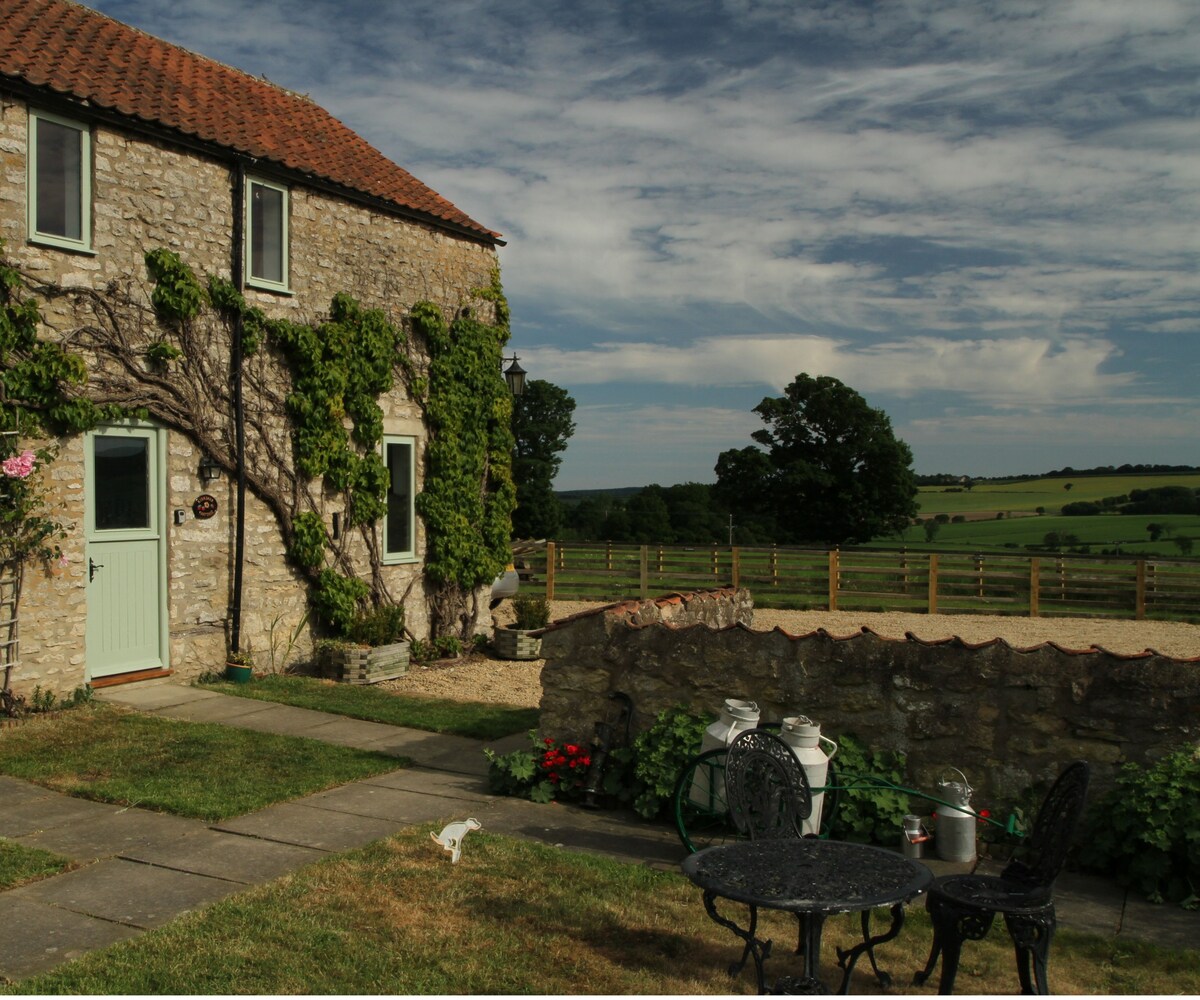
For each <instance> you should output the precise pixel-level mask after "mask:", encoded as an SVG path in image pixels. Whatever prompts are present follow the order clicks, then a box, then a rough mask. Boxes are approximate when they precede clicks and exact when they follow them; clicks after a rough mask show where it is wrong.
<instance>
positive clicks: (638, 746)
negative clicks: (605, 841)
mask: <svg viewBox="0 0 1200 1000" xmlns="http://www.w3.org/2000/svg"><path fill="white" fill-rule="evenodd" d="M712 721H713V716H702V715H695V714H693V713H692V712H690V711H688V709H687V708H685V707H684V706H682V705H676V706H675V707H674V708H669V709H666V710H664V711H662V712H659V714H658V716H657V718H656V719H655V720H654V723H653V724H652V725H651V726H650V728H649V729H646V730H645V731H644V732H641V733H639V734H638V735H637V736H636V737H635V738H634V740H633V743H632V745H631V746H628V747H618V748H616V749H614V750H613V751H612V752H611V753H610V754H609V757H608V766H607V769H606V770H605V773H604V777H603V783H602V786H601V787H602V790H603V791H604V793H605V794H606V795H608V796H610V797H611V798H613V799H615V800H616V801H617V802H622V803H628V804H629V805H630V806H632V807H633V809H634V810H635V811H636V812H637V813H638V814H639V815H641V816H643V817H645V818H646V819H654V818H656V817H658V816H659V815H661V814H662V813H663V811H664V810H665V809H666V808H667V807H668V806H669V805H670V800H671V795H672V793H673V792H674V791H675V782H676V781H677V780H678V778H679V774H680V772H681V771H682V770H683V769H684V767H685V766H686V764H687V762H688V760H689V759H690V758H691V757H693V756H694V755H695V754H697V753H699V752H700V745H701V743H702V742H703V740H704V730H705V727H706V726H708V724H709V723H710V722H712Z"/></svg>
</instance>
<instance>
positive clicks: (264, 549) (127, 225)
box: [0, 93, 496, 693]
mask: <svg viewBox="0 0 1200 1000" xmlns="http://www.w3.org/2000/svg"><path fill="white" fill-rule="evenodd" d="M27 128H28V108H27V106H26V105H25V104H24V103H23V102H22V101H20V100H16V99H11V98H8V97H6V96H5V95H4V94H3V93H0V238H2V239H3V240H4V243H5V254H6V256H7V257H8V258H9V259H11V260H12V261H13V262H14V263H16V264H17V265H18V266H19V267H21V268H22V269H23V270H25V271H27V272H29V273H31V274H34V275H36V276H38V277H42V278H44V279H45V280H47V281H53V282H58V283H62V284H65V285H70V286H82V287H90V288H94V289H98V290H99V289H103V288H105V287H106V286H107V285H108V284H109V283H110V282H116V283H118V284H121V285H125V286H128V287H129V288H130V289H131V290H132V291H133V292H134V294H135V295H137V296H140V297H141V298H142V299H143V300H144V301H148V297H149V291H150V285H149V283H148V280H147V276H146V269H145V264H144V260H143V255H144V253H145V252H146V251H147V250H149V249H154V248H157V247H166V248H168V249H172V250H174V251H176V252H177V253H179V254H180V256H181V257H182V259H183V260H184V261H185V262H186V263H188V264H189V265H191V266H192V267H193V268H194V269H195V270H196V272H197V273H198V274H204V273H207V274H217V275H221V276H223V277H225V278H228V277H229V276H230V273H231V270H230V269H231V265H232V255H233V245H232V240H233V229H234V226H233V222H234V212H235V206H234V203H233V187H234V174H233V171H232V169H231V167H230V165H229V164H228V163H223V162H218V161H217V160H214V159H209V158H206V157H205V156H204V155H202V154H201V153H197V152H195V151H192V150H189V149H185V148H183V147H176V146H174V145H170V144H167V143H165V142H161V141H158V140H155V139H151V138H147V137H144V136H141V135H137V134H135V133H124V132H121V131H118V130H115V129H113V128H110V127H108V126H102V125H97V126H96V127H94V128H93V131H92V148H93V182H92V204H93V235H92V244H93V248H94V253H91V254H84V253H74V252H70V251H65V250H60V249H56V248H53V247H48V246H42V245H38V244H34V243H30V242H28V241H27V239H26V236H27V225H28V224H27V220H26V149H27ZM262 176H264V177H266V178H268V179H269V178H270V174H269V173H264V174H263V175H262ZM289 202H290V206H289V207H290V215H289V276H290V284H291V293H290V294H279V293H271V292H266V291H261V290H255V289H247V290H246V293H245V294H246V298H247V300H248V301H249V302H251V304H253V305H257V306H258V307H260V308H261V309H263V310H264V311H265V312H266V313H267V315H268V316H272V317H282V316H287V317H291V318H294V319H297V320H304V321H311V320H316V319H319V318H320V317H321V316H322V315H323V314H324V313H325V312H326V311H327V309H328V306H329V302H330V299H331V298H332V297H333V295H334V294H336V293H337V292H339V291H345V292H349V293H350V294H351V295H353V296H355V297H356V298H357V299H358V300H359V301H360V302H361V303H362V304H363V305H364V306H366V307H370V308H380V309H383V310H384V311H385V312H387V313H388V314H389V315H390V317H391V318H392V319H393V320H394V321H396V322H399V321H401V320H402V318H403V316H404V315H405V313H406V311H407V309H408V308H409V307H410V306H411V305H412V304H413V303H415V302H417V301H421V300H432V301H434V302H437V303H438V304H439V305H441V306H442V307H443V308H444V309H445V310H446V312H447V315H452V314H453V312H454V311H456V310H457V309H458V308H459V307H460V306H461V305H463V304H464V303H465V302H467V301H469V300H470V293H471V290H472V289H477V288H480V287H483V286H486V285H487V284H488V283H489V282H490V279H491V274H492V271H493V269H494V268H495V266H496V255H495V251H494V250H493V249H492V248H491V247H489V246H486V245H483V244H481V243H478V242H475V241H473V240H470V239H466V238H458V237H456V236H453V235H451V234H447V233H445V232H443V231H441V230H437V229H434V228H432V227H430V226H427V225H424V224H422V223H418V222H412V221H408V220H404V219H401V218H399V217H396V216H392V215H388V214H385V213H382V212H379V211H376V210H373V209H370V208H366V207H363V206H361V205H358V204H355V203H352V202H350V201H347V200H344V199H341V198H338V197H335V196H332V195H330V194H326V193H323V192H320V191H316V190H310V189H307V188H304V187H301V186H294V187H292V189H291V195H290V199H289ZM43 315H44V319H45V320H46V323H47V326H48V328H50V329H51V330H58V331H61V330H66V329H70V328H71V326H72V324H74V323H76V322H77V321H78V320H77V317H75V316H73V315H71V314H70V313H68V312H67V311H66V305H65V304H64V303H50V304H48V305H47V306H46V308H44V309H43ZM279 388H285V387H283V386H282V385H281V386H279ZM381 402H382V405H383V408H384V432H385V433H386V434H399V435H408V436H412V437H414V438H416V443H417V448H416V454H417V459H418V468H417V480H418V482H420V477H421V475H422V471H423V470H422V468H421V456H422V453H423V447H422V444H423V437H424V427H423V423H422V419H421V412H420V409H419V407H418V406H417V405H416V404H415V403H414V402H413V401H411V400H409V399H408V398H407V397H406V396H405V395H404V393H403V390H402V389H401V388H400V387H399V386H398V387H397V390H396V391H395V392H394V393H393V394H392V395H391V396H390V397H388V398H385V399H384V400H382V401H381ZM248 405H255V404H254V400H249V401H248ZM280 427H282V424H280ZM284 433H286V432H284ZM166 438H167V440H166V455H167V466H168V467H167V470H166V476H165V481H166V487H167V488H166V497H165V503H164V505H163V509H162V517H163V526H164V531H165V532H166V538H167V542H166V544H167V566H168V569H167V572H168V591H169V598H168V617H169V621H170V659H171V663H170V665H171V667H172V668H173V669H174V670H175V671H176V673H177V674H178V675H180V676H183V677H189V676H194V675H196V674H198V673H200V672H202V671H204V670H211V669H217V668H219V667H220V665H221V664H222V663H223V661H224V652H225V649H226V647H227V628H228V620H227V617H228V609H229V603H230V597H231V588H232V564H233V552H234V531H235V525H234V513H235V506H236V504H235V489H234V484H233V483H232V482H230V481H229V477H228V476H226V477H224V478H222V479H221V480H219V481H216V482H212V483H203V482H202V481H201V480H200V478H199V471H198V466H199V463H200V459H201V457H202V456H201V453H200V451H199V450H198V449H197V447H196V446H195V445H194V444H193V442H192V441H191V440H190V439H189V438H188V437H187V436H185V435H184V434H181V433H179V432H177V431H174V430H171V431H167V432H166ZM58 444H59V458H58V460H57V462H56V464H55V466H54V468H53V469H52V470H50V481H51V482H52V483H53V484H54V487H55V490H56V494H57V500H58V501H59V502H60V503H61V509H60V514H61V519H62V520H63V521H64V522H65V523H67V524H69V525H70V526H71V531H70V533H69V537H68V539H67V540H66V543H65V544H64V545H63V549H64V553H65V555H66V556H67V564H66V566H64V567H55V568H53V569H52V570H50V571H46V570H44V569H43V568H42V567H30V568H29V570H28V572H27V575H26V582H25V587H24V592H23V595H22V604H21V619H22V622H23V623H24V624H23V628H22V633H21V635H22V641H21V661H22V667H21V670H20V672H19V675H18V676H17V677H16V678H15V679H14V686H15V687H16V689H17V690H18V691H28V690H30V689H32V687H33V686H34V685H35V684H40V685H41V686H42V687H44V688H50V689H52V690H55V691H58V692H60V693H66V692H69V691H70V690H72V689H73V688H74V687H75V686H77V685H79V684H82V683H83V682H84V681H85V679H86V674H85V670H86V649H85V630H86V615H87V571H86V550H85V546H84V539H83V523H84V496H83V489H84V487H83V483H84V474H83V473H84V468H83V446H82V441H81V440H80V439H78V438H74V439H69V440H64V441H61V442H58ZM203 493H208V494H211V495H213V496H214V497H215V498H216V499H217V502H218V511H217V514H216V515H215V516H214V517H213V518H211V519H209V520H198V519H196V518H195V517H194V516H193V514H192V503H193V501H194V500H195V498H196V497H197V496H198V495H200V494H203ZM313 493H314V495H315V496H317V497H318V500H319V502H320V503H321V504H322V505H323V506H324V509H323V510H322V513H323V516H324V517H325V519H326V524H329V523H330V518H331V517H332V514H333V513H334V512H335V511H338V510H340V501H338V500H335V499H334V498H330V497H327V496H322V495H321V490H320V488H319V485H317V486H314V489H313ZM176 510H181V511H183V512H184V514H183V515H182V517H183V521H182V523H181V524H178V525H177V524H175V523H174V517H173V512H174V511H176ZM415 541H416V558H415V559H414V560H413V561H412V562H411V563H407V564H399V565H391V566H386V567H385V568H384V571H383V572H384V579H385V583H386V586H387V588H388V590H389V592H390V593H391V594H392V595H393V596H394V597H395V598H396V599H400V598H402V597H404V598H405V610H406V617H407V621H408V624H409V627H410V628H411V630H412V631H413V632H414V634H416V635H425V634H428V629H429V621H428V614H427V605H426V601H425V593H424V589H423V582H422V581H421V579H420V573H421V565H422V554H423V552H424V544H425V540H424V533H423V529H422V526H421V524H420V519H418V521H417V537H416V540H415ZM356 562H357V563H358V564H359V565H360V566H362V567H365V565H366V556H365V552H361V551H360V552H357V553H356ZM244 573H245V576H244V587H243V619H242V634H243V637H244V643H246V642H248V643H249V645H250V647H251V648H252V649H253V650H254V651H255V652H256V653H257V654H258V656H259V664H260V666H262V665H269V662H270V651H271V649H272V647H274V649H275V650H276V662H278V659H279V657H281V656H282V655H283V652H284V649H285V647H286V646H287V640H288V637H289V636H290V635H291V634H292V633H293V632H294V631H295V629H296V626H297V625H298V623H299V622H300V621H301V619H302V618H303V617H304V614H305V608H306V603H307V591H306V587H305V584H304V582H303V580H302V578H301V577H300V576H299V574H297V573H296V571H295V570H293V569H292V567H291V566H290V565H288V563H287V562H286V559H285V553H284V545H283V541H282V537H281V534H280V532H279V528H278V526H277V524H276V522H275V519H274V516H273V515H272V514H271V512H270V511H269V510H268V508H267V507H266V506H265V505H264V504H262V503H260V502H259V501H258V500H257V499H255V498H254V497H253V496H250V497H248V503H247V506H246V560H245V569H244ZM310 649H311V637H310V635H309V634H308V632H307V630H304V634H303V636H302V637H301V640H300V643H299V647H298V648H297V649H295V650H293V655H294V656H299V657H302V658H303V657H306V656H307V655H308V654H309V652H310Z"/></svg>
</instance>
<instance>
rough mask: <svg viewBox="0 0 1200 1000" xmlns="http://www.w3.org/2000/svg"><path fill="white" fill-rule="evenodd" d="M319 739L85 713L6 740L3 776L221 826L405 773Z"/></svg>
mask: <svg viewBox="0 0 1200 1000" xmlns="http://www.w3.org/2000/svg"><path fill="white" fill-rule="evenodd" d="M406 763H407V762H406V761H405V760H403V759H402V758H397V757H391V756H388V755H386V754H381V753H371V752H368V751H364V750H355V749H351V748H349V747H339V746H331V745H329V744H326V743H320V742H318V741H317V740H308V739H301V738H299V737H294V736H280V735H277V734H274V733H256V732H251V731H249V730H244V729H235V728H233V727H231V726H219V725H212V724H207V723H196V722H179V721H177V720H172V719H162V718H158V717H156V716H150V715H139V714H137V713H134V712H130V711H127V710H123V709H120V708H118V707H116V706H112V705H89V706H86V707H82V708H77V709H73V710H72V711H70V712H64V713H63V714H61V715H58V716H56V717H53V718H35V719H32V720H30V721H29V722H28V723H26V724H25V725H23V726H18V727H15V728H13V729H5V730H3V731H0V773H3V774H9V775H12V776H13V777H16V778H24V779H25V780H26V781H32V782H34V783H36V784H39V785H43V786H45V787H47V788H52V789H54V790H55V791H59V792H65V793H67V794H69V795H76V796H79V797H80V798H86V799H94V800H96V801H99V802H113V803H118V804H120V805H133V806H140V807H143V808H146V809H157V810H160V811H162V812H170V813H175V814H176V815H179V816H190V817H194V818H197V819H204V820H208V821H215V820H221V819H228V818H229V817H231V816H240V815H242V814H243V813H247V812H252V811H253V810H255V809H261V808H262V807H263V806H267V805H270V804H271V803H273V802H281V801H284V800H286V799H293V798H298V797H299V796H301V795H309V794H311V793H313V792H317V791H321V790H322V789H325V788H331V787H333V786H335V785H341V784H344V783H346V782H348V781H355V780H358V779H360V778H366V777H369V776H371V775H374V774H382V773H384V772H386V771H393V770H395V769H396V768H399V767H403V766H404V765H405V764H406Z"/></svg>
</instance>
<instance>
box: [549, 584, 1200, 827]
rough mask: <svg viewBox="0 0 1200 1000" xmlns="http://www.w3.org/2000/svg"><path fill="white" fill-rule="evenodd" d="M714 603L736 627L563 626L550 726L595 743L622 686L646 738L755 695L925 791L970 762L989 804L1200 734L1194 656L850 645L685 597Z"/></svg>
mask: <svg viewBox="0 0 1200 1000" xmlns="http://www.w3.org/2000/svg"><path fill="white" fill-rule="evenodd" d="M676 600H679V599H678V598H677V599H676ZM714 602H716V603H718V604H723V605H726V606H727V607H726V611H725V613H724V615H721V614H715V615H712V617H713V618H726V619H727V618H735V619H736V621H737V622H738V623H737V624H732V625H729V624H724V622H722V624H723V625H724V627H722V625H717V626H716V627H713V626H711V625H708V624H703V623H701V621H700V619H701V616H700V615H689V614H688V613H687V611H686V610H684V611H681V612H680V613H678V614H677V615H676V616H675V617H674V618H672V619H663V620H658V619H657V618H656V617H655V615H656V612H655V611H654V610H653V609H649V615H648V616H647V617H642V616H641V614H640V612H639V611H638V609H637V607H636V605H619V606H615V607H614V608H610V609H606V610H604V611H601V612H596V613H590V614H584V615H580V616H577V617H576V618H573V619H568V620H566V621H564V622H561V623H556V624H554V625H552V626H551V627H550V629H549V631H547V632H546V633H545V635H544V636H543V639H542V655H543V656H544V657H545V658H546V666H545V669H544V670H543V671H542V689H543V694H542V702H541V729H542V730H543V732H544V733H545V734H547V735H550V736H553V737H556V738H559V739H573V740H584V741H586V740H587V739H590V737H591V729H592V723H593V721H594V720H599V719H605V718H607V717H608V716H609V714H610V713H611V711H612V708H611V702H610V701H609V700H608V697H607V696H608V694H609V693H610V692H613V691H622V692H624V693H626V694H628V695H629V696H630V698H631V699H632V701H633V707H634V719H633V728H634V730H635V731H641V730H643V729H645V728H647V727H648V726H649V725H650V724H651V723H652V722H653V721H654V718H655V716H656V715H657V713H659V712H661V711H663V710H664V709H667V708H670V707H672V706H675V705H684V706H686V707H687V708H688V709H690V710H691V711H693V712H697V713H708V714H711V715H712V716H713V717H716V715H717V713H718V712H719V710H720V707H721V705H722V703H723V702H724V700H725V699H726V698H741V699H749V700H752V701H756V702H757V703H758V705H759V707H760V709H761V711H762V719H763V721H774V722H778V721H779V720H780V719H782V718H785V717H787V716H791V715H798V714H802V715H807V716H809V718H811V719H813V720H814V721H816V722H818V723H819V724H820V725H821V727H822V732H823V734H824V735H826V736H830V737H832V738H834V739H835V740H836V739H837V738H838V736H839V735H840V734H852V735H854V736H856V737H858V738H859V739H860V740H862V741H864V742H865V743H866V744H867V745H868V746H869V747H871V748H875V749H886V750H895V751H902V752H903V753H905V754H906V755H907V759H908V768H909V775H908V777H909V780H910V781H912V782H913V783H914V784H915V786H916V787H921V788H929V789H932V788H933V786H934V785H935V784H936V782H937V780H938V778H939V776H940V775H941V773H942V768H944V767H946V766H953V767H957V768H959V769H960V770H962V771H963V772H965V774H966V775H967V777H968V779H969V780H970V782H971V784H972V785H973V786H974V787H976V788H977V789H978V794H977V795H976V796H975V798H974V801H975V803H976V804H977V805H986V804H987V802H988V800H989V799H992V798H993V797H1000V798H1004V799H1008V800H1011V799H1012V797H1015V796H1019V795H1020V794H1021V793H1023V792H1024V791H1025V790H1027V789H1028V788H1029V787H1030V786H1032V785H1034V784H1036V783H1038V782H1041V781H1044V780H1048V779H1052V778H1053V777H1054V776H1055V775H1056V774H1057V773H1058V771H1059V770H1060V769H1061V767H1062V766H1063V765H1064V764H1065V763H1067V762H1068V761H1070V760H1073V759H1076V758H1084V759H1086V760H1089V761H1091V763H1092V765H1093V768H1094V781H1095V782H1096V784H1097V787H1098V788H1100V789H1102V788H1104V787H1105V786H1107V785H1109V784H1111V782H1112V780H1113V777H1114V775H1115V773H1116V770H1117V769H1118V768H1119V767H1120V765H1122V764H1124V763H1125V762H1127V761H1137V762H1144V761H1147V760H1150V759H1153V758H1155V757H1156V756H1157V755H1160V754H1162V753H1163V752H1164V751H1166V750H1167V749H1169V748H1171V747H1174V746H1177V745H1179V744H1181V743H1191V744H1195V743H1196V742H1198V741H1200V662H1197V661H1195V660H1173V659H1170V658H1168V657H1165V656H1159V655H1155V654H1146V655H1142V656H1136V657H1122V656H1116V655H1113V654H1111V653H1106V652H1103V651H1101V650H1089V651H1085V652H1071V651H1067V650H1063V649H1059V648H1057V647H1056V646H1053V645H1051V644H1045V645H1041V646H1038V647H1035V648H1032V649H1024V650H1023V649H1016V648H1014V647H1012V646H1010V645H1008V644H1007V643H1005V642H1003V641H1001V640H995V641H993V642H990V643H985V644H982V645H969V644H967V643H964V642H962V641H961V640H958V639H953V640H947V641H944V642H922V641H919V640H915V639H908V640H893V639H885V638H882V637H880V636H878V635H875V634H874V633H872V632H869V631H867V630H864V631H863V632H862V633H861V634H858V635H854V636H851V637H849V638H841V639H837V638H833V637H832V636H830V635H829V634H828V633H826V632H824V631H817V632H814V633H812V634H809V635H804V636H791V635H788V634H786V633H784V632H782V631H780V630H778V629H776V630H774V631H771V632H755V631H754V630H753V628H752V614H750V613H748V611H749V608H748V605H749V598H748V595H746V594H745V592H744V591H719V592H711V593H708V594H703V595H694V596H687V597H684V598H683V599H682V601H681V603H682V604H683V606H684V608H687V607H689V606H691V605H693V604H695V605H697V606H700V607H703V608H705V614H706V615H709V614H710V612H709V610H708V606H709V605H711V604H713V603H714ZM652 603H653V602H652Z"/></svg>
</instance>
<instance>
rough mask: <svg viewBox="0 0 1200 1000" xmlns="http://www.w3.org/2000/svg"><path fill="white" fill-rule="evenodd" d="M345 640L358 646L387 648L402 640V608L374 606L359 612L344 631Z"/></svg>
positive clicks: (397, 606)
mask: <svg viewBox="0 0 1200 1000" xmlns="http://www.w3.org/2000/svg"><path fill="white" fill-rule="evenodd" d="M346 638H347V639H348V640H349V641H350V642H353V643H357V644H358V645H360V646H387V645H390V644H391V643H393V642H402V641H403V640H404V606H403V605H402V604H376V605H374V606H372V607H371V608H369V609H367V610H366V611H360V612H359V613H358V614H357V615H356V616H355V618H354V620H353V621H352V622H351V623H350V627H349V628H348V629H347V630H346Z"/></svg>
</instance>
